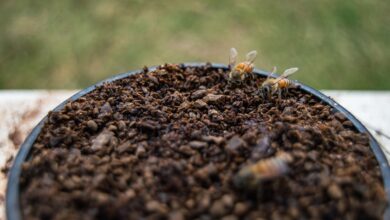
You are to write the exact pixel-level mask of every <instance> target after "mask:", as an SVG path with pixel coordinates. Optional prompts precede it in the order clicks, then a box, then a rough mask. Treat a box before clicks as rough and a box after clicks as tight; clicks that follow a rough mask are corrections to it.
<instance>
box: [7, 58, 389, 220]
mask: <svg viewBox="0 0 390 220" xmlns="http://www.w3.org/2000/svg"><path fill="white" fill-rule="evenodd" d="M184 65H185V66H191V67H198V66H203V65H205V64H203V63H185V64H184ZM212 67H213V68H221V69H228V67H227V66H226V65H222V64H213V65H212ZM154 69H156V67H152V68H149V70H154ZM139 72H142V70H135V71H130V72H127V73H122V74H119V75H116V76H113V77H111V78H108V79H106V80H103V81H101V82H99V83H97V84H95V85H93V86H90V87H88V88H86V89H84V90H82V91H80V92H78V93H76V94H75V95H73V96H72V97H70V98H69V99H67V100H66V101H64V102H63V103H61V104H60V105H59V106H57V107H56V108H55V109H54V110H53V111H59V110H61V109H62V108H63V107H64V105H65V104H66V103H67V102H68V101H74V100H77V99H78V98H80V97H82V96H84V95H86V94H88V93H90V92H91V91H92V90H94V89H95V88H96V87H97V86H100V85H102V84H103V83H106V82H112V81H115V80H118V79H122V78H125V77H127V76H129V75H132V74H135V73H139ZM254 72H255V73H256V74H259V75H262V76H266V75H268V73H267V72H265V71H262V70H258V69H255V70H254ZM297 84H298V85H299V86H300V88H301V90H303V91H305V92H307V93H310V94H312V95H314V96H315V97H317V98H318V99H320V100H321V101H323V102H324V103H327V104H328V105H330V106H332V107H333V108H334V109H335V111H339V112H341V113H343V114H344V115H345V116H346V117H347V118H348V119H349V120H350V121H351V122H352V123H353V124H354V126H355V127H356V129H357V130H358V131H359V132H362V133H369V132H368V130H367V128H365V127H364V126H363V124H362V123H361V122H360V121H358V120H357V119H356V118H355V117H354V116H353V115H352V114H351V113H350V112H348V111H347V110H346V109H345V108H343V107H342V106H340V105H339V104H338V103H337V102H335V101H334V100H333V99H332V98H330V97H328V96H326V95H324V94H322V93H321V92H319V91H318V90H316V89H313V88H311V87H309V86H306V85H303V84H301V83H299V82H298V83H297ZM46 120H47V117H45V118H43V119H42V120H41V122H40V123H39V124H38V125H37V126H36V127H35V128H34V129H33V130H32V132H31V133H30V135H29V136H28V137H27V139H26V140H25V141H24V143H23V144H22V146H21V147H20V150H19V152H18V154H17V156H16V158H15V161H14V163H13V166H12V168H11V170H10V172H9V176H8V185H7V192H6V216H7V219H8V220H19V219H22V214H21V207H20V201H19V196H20V191H19V179H20V175H21V171H22V163H23V162H24V161H26V160H28V159H29V155H30V151H31V148H32V145H33V143H34V142H35V140H36V138H37V137H38V135H39V133H40V132H41V129H42V127H43V124H44V123H45V122H46ZM369 138H370V147H371V150H372V151H373V152H374V154H375V157H376V159H377V161H378V163H379V166H380V169H381V173H382V177H383V183H384V188H385V191H386V195H387V200H388V201H390V167H389V163H388V161H387V159H386V157H385V154H384V153H383V151H382V149H381V148H380V146H379V144H378V142H377V141H376V140H375V139H374V137H373V136H372V135H371V134H369ZM384 219H390V206H389V205H388V206H387V208H386V211H385V213H384Z"/></svg>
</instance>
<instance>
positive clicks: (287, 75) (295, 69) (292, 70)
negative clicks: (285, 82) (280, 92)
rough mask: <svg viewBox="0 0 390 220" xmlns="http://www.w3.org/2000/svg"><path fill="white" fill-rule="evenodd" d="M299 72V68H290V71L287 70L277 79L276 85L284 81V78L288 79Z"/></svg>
mask: <svg viewBox="0 0 390 220" xmlns="http://www.w3.org/2000/svg"><path fill="white" fill-rule="evenodd" d="M297 71H298V68H297V67H293V68H289V69H286V70H285V71H284V72H283V74H282V75H280V76H279V77H278V78H276V80H275V82H274V84H276V83H277V82H279V81H280V80H282V79H284V78H287V77H289V76H291V75H292V74H294V73H295V72H297Z"/></svg>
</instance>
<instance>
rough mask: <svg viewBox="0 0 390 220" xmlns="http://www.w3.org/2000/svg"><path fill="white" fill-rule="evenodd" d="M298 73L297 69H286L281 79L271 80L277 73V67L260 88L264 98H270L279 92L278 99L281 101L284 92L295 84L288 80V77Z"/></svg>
mask: <svg viewBox="0 0 390 220" xmlns="http://www.w3.org/2000/svg"><path fill="white" fill-rule="evenodd" d="M297 71H298V68H297V67H293V68H289V69H286V70H285V71H284V72H283V74H282V75H280V76H279V77H277V78H271V76H272V75H273V74H274V73H276V67H274V68H273V69H272V71H271V73H270V74H269V75H268V76H267V79H266V80H265V81H264V82H263V83H262V84H261V86H260V89H261V92H262V94H263V96H264V94H266V95H267V96H268V97H270V95H273V94H275V92H278V98H279V99H280V98H281V96H282V90H284V89H285V90H287V91H288V88H290V87H292V86H294V82H293V81H291V80H289V79H287V77H289V76H291V75H292V74H294V73H295V72H297Z"/></svg>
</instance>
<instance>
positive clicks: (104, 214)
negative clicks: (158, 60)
mask: <svg viewBox="0 0 390 220" xmlns="http://www.w3.org/2000/svg"><path fill="white" fill-rule="evenodd" d="M226 76H227V73H226V72H225V71H223V70H221V69H218V70H216V69H213V68H211V67H210V66H209V65H207V66H204V67H202V68H184V67H183V66H178V65H164V66H162V67H160V68H159V69H158V70H156V71H153V72H148V71H147V69H145V71H144V72H143V73H140V74H137V75H133V76H130V77H128V78H125V79H122V80H118V81H115V82H113V83H107V84H105V85H104V86H101V87H98V88H97V89H96V90H94V91H93V92H92V93H90V94H88V95H86V96H85V97H83V98H80V99H78V100H77V101H75V102H71V103H68V104H66V106H65V108H64V109H63V110H62V111H60V112H51V113H50V114H49V120H48V122H47V123H46V125H45V126H44V128H43V130H42V133H41V134H40V136H39V137H38V139H37V141H36V143H35V144H34V146H33V153H32V159H31V160H30V161H29V162H26V163H25V164H24V165H23V173H22V181H21V183H22V185H21V204H22V210H23V215H24V218H25V219H175V220H180V219H217V218H223V219H225V220H227V219H229V220H230V219H232V220H233V219H257V218H263V219H358V218H362V219H380V218H381V216H382V213H383V210H384V207H385V205H386V198H385V192H384V188H383V184H382V180H381V174H380V170H379V168H378V164H377V162H376V160H375V157H374V155H373V153H372V152H371V150H370V147H369V143H368V136H367V135H366V134H360V133H357V132H356V131H355V130H354V127H353V125H352V123H351V122H350V121H348V120H347V119H346V118H345V117H344V116H343V115H342V114H340V113H334V112H332V108H331V107H329V106H327V105H325V104H323V103H321V102H319V101H318V100H316V99H315V98H314V97H312V96H311V95H309V94H305V93H303V92H301V91H300V90H298V89H292V90H290V91H289V93H288V94H284V96H283V99H282V100H280V101H278V100H277V98H276V96H275V97H272V98H271V99H262V98H261V96H260V95H258V93H257V87H256V86H255V80H249V79H248V80H247V81H245V82H244V83H242V84H241V85H231V84H228V83H227V78H226ZM256 80H258V81H262V80H263V79H262V78H257V79H256ZM281 152H283V153H285V154H289V155H290V156H291V157H292V161H290V162H289V163H288V167H289V172H287V173H285V174H280V175H279V176H276V177H273V178H270V179H267V180H263V179H261V178H258V179H257V181H256V184H255V186H251V185H249V184H248V185H245V182H244V183H243V184H241V185H240V186H238V185H235V183H234V179H235V178H237V173H238V172H239V171H240V169H242V168H243V167H246V166H249V165H251V164H254V163H256V162H258V161H261V160H264V159H265V158H275V157H276V156H275V155H277V154H280V153H281ZM271 160H272V159H271ZM258 175H260V174H258Z"/></svg>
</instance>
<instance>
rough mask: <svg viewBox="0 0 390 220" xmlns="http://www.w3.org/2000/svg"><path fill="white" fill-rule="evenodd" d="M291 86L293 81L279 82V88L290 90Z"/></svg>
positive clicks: (283, 80)
mask: <svg viewBox="0 0 390 220" xmlns="http://www.w3.org/2000/svg"><path fill="white" fill-rule="evenodd" d="M291 84H292V82H291V80H289V79H282V80H280V81H279V82H278V86H279V88H282V89H283V88H288V87H290V86H291Z"/></svg>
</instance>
